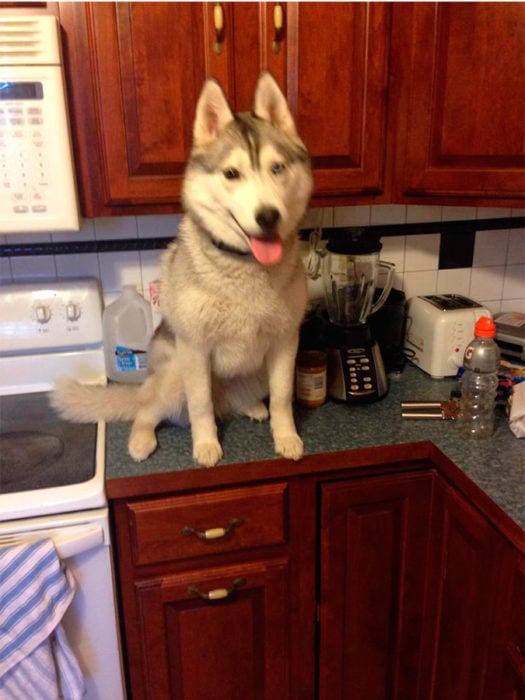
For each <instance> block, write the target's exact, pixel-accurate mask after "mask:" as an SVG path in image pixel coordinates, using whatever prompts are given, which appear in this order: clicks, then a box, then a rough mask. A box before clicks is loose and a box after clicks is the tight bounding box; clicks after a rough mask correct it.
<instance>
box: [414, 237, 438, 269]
mask: <svg viewBox="0 0 525 700" xmlns="http://www.w3.org/2000/svg"><path fill="white" fill-rule="evenodd" d="M440 238H441V236H440V234H439V233H427V234H420V235H415V236H407V246H406V252H405V272H415V271H420V270H437V269H438V264H439V243H440Z"/></svg>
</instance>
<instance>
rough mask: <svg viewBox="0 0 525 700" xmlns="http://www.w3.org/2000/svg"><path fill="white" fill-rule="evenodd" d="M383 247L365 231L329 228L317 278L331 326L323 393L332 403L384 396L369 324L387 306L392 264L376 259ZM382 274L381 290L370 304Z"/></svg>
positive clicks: (380, 361) (379, 362) (382, 373)
mask: <svg viewBox="0 0 525 700" xmlns="http://www.w3.org/2000/svg"><path fill="white" fill-rule="evenodd" d="M381 247H382V246H381V242H380V240H379V237H378V236H377V234H375V233H373V232H371V231H370V230H369V231H366V230H365V229H355V228H338V229H331V231H330V234H329V238H328V242H327V245H326V248H325V250H324V251H323V252H322V253H321V257H322V260H321V269H322V272H321V275H322V281H323V288H324V297H325V306H326V310H327V312H328V318H329V322H328V324H327V327H326V345H327V359H328V367H327V369H328V378H327V392H328V395H329V396H330V397H331V398H333V399H339V400H341V401H348V402H351V403H360V402H368V401H375V400H377V399H380V398H382V397H383V396H384V395H385V394H386V393H387V391H388V382H387V378H386V373H385V368H384V365H383V359H382V357H381V351H380V349H379V345H378V343H377V341H376V340H375V338H374V336H373V333H372V329H371V327H370V325H369V324H368V322H367V319H368V316H369V315H370V314H372V313H375V312H376V311H377V310H378V309H380V308H381V306H382V305H383V304H384V302H385V301H386V299H387V297H388V295H389V293H390V290H391V289H392V283H393V279H394V269H395V267H394V265H393V264H392V263H388V262H384V261H382V260H379V252H380V250H381ZM380 272H385V273H386V277H385V280H384V281H383V290H382V292H381V293H380V294H379V297H378V298H377V300H376V301H374V292H375V290H376V286H377V282H378V277H379V274H380Z"/></svg>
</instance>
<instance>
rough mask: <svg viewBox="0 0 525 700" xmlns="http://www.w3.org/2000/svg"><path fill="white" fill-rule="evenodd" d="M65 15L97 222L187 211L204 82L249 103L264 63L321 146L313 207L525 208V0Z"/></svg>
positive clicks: (75, 10) (65, 9)
mask: <svg viewBox="0 0 525 700" xmlns="http://www.w3.org/2000/svg"><path fill="white" fill-rule="evenodd" d="M217 7H218V8H220V11H221V12H222V26H223V28H222V30H221V31H219V32H218V31H217V30H216V28H215V22H216V17H215V14H214V13H215V11H216V8H217ZM276 7H278V8H282V9H283V13H284V24H283V29H282V30H280V31H276V29H275V27H274V12H275V9H276ZM59 11H60V21H61V24H62V27H63V38H64V49H65V55H66V71H67V79H68V92H69V101H70V105H71V119H72V127H73V140H74V145H75V152H76V162H77V170H78V173H79V183H80V187H79V189H80V197H81V203H82V210H83V213H84V215H86V216H105V215H113V214H130V213H132V214H137V213H163V212H172V211H178V210H179V209H180V191H181V180H182V176H183V171H184V165H185V163H186V160H187V157H188V154H189V151H190V147H191V130H192V123H193V117H194V111H195V105H196V101H197V98H198V95H199V93H200V90H201V87H202V84H203V82H204V80H205V78H206V77H208V76H213V77H215V78H217V79H218V80H219V81H220V82H221V84H222V85H223V87H224V89H225V92H226V94H227V95H228V98H229V100H230V102H231V104H232V106H233V107H234V109H235V110H241V111H242V110H248V109H250V108H251V105H252V96H253V90H254V86H255V83H256V80H257V77H258V75H259V73H260V71H261V70H262V69H268V70H270V71H271V72H272V73H273V74H274V75H275V77H276V79H277V80H278V82H279V83H280V85H281V87H282V88H283V90H284V92H285V93H286V95H287V97H288V100H289V102H290V105H291V109H292V112H293V113H294V116H295V118H296V120H297V123H298V127H299V131H300V133H301V135H302V136H303V138H304V140H305V142H306V145H307V146H308V148H309V150H310V152H311V154H312V158H313V169H314V180H315V191H314V197H313V200H312V201H313V203H314V204H316V205H320V206H323V205H337V204H352V203H353V204H356V203H357V204H359V203H366V202H368V203H374V202H379V203H381V202H408V203H410V202H411V203H429V202H431V203H443V204H461V205H472V206H475V205H479V206H506V207H511V206H518V207H519V206H523V204H524V190H525V187H524V184H525V167H524V165H525V164H524V138H523V124H524V123H525V107H524V105H525V100H524V99H523V98H524V97H525V62H524V60H523V58H524V56H525V46H524V37H525V31H524V30H525V8H524V7H523V6H522V5H521V4H520V3H285V4H281V3H262V2H261V3H259V2H254V3H245V2H241V3H193V2H192V3H140V2H133V3H106V2H102V3H71V2H63V3H59ZM217 45H218V46H219V49H218V50H217V51H216V47H217ZM274 49H275V51H274Z"/></svg>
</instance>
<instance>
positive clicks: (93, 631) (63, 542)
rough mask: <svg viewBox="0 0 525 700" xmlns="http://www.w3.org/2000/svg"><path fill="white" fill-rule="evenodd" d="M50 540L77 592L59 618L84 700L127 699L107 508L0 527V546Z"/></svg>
mask: <svg viewBox="0 0 525 700" xmlns="http://www.w3.org/2000/svg"><path fill="white" fill-rule="evenodd" d="M46 538H51V539H52V540H53V542H54V543H55V547H56V550H57V552H58V555H59V556H60V558H61V559H62V560H63V561H64V564H65V566H66V567H67V568H68V569H69V570H70V571H71V573H72V574H73V576H74V578H75V581H76V584H77V590H76V592H75V596H74V598H73V601H72V603H71V605H70V606H69V608H68V610H67V612H66V614H65V616H64V618H63V620H62V623H63V627H64V629H65V632H66V635H67V638H68V641H69V643H70V645H71V648H72V649H73V651H74V653H75V656H76V658H77V660H78V662H79V664H80V667H81V669H82V672H83V674H84V678H85V681H86V688H87V693H86V695H85V700H100V699H101V698H111V700H123V699H124V698H125V697H126V692H125V683H124V674H123V669H122V658H121V652H120V649H121V644H120V636H119V628H118V613H117V601H116V596H115V583H114V572H113V562H112V557H111V544H110V538H109V523H108V511H107V508H101V509H97V510H90V511H83V512H78V513H70V514H66V515H56V516H49V517H45V518H31V519H26V520H16V521H11V522H1V523H0V547H2V546H4V547H5V546H9V545H16V544H22V543H24V542H32V541H35V540H40V539H46Z"/></svg>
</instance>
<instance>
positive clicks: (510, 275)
mask: <svg viewBox="0 0 525 700" xmlns="http://www.w3.org/2000/svg"><path fill="white" fill-rule="evenodd" d="M523 297H525V265H507V267H506V269H505V279H504V281H503V294H502V298H503V299H521V298H523Z"/></svg>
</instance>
